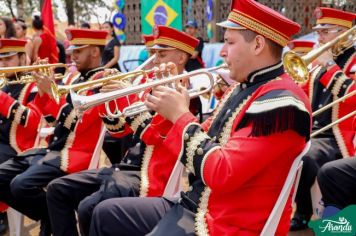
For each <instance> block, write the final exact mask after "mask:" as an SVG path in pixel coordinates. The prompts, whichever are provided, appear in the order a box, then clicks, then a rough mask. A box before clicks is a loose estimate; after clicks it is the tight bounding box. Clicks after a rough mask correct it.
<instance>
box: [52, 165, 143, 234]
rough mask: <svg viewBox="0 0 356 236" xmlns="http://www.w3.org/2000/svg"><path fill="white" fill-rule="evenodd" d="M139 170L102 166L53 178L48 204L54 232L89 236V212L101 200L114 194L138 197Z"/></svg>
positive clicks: (114, 195) (90, 213) (115, 195)
mask: <svg viewBox="0 0 356 236" xmlns="http://www.w3.org/2000/svg"><path fill="white" fill-rule="evenodd" d="M139 188H140V172H139V171H137V170H118V169H117V168H115V166H114V167H111V168H102V169H96V170H87V171H82V172H78V173H75V174H71V175H67V176H64V177H62V178H58V179H56V180H54V181H52V182H51V183H50V184H49V185H48V189H47V204H48V211H49V215H50V220H51V225H52V231H53V235H54V236H57V235H63V236H64V235H65V236H70V235H78V231H77V226H76V225H77V221H76V216H75V211H77V212H78V219H79V223H80V231H81V235H88V234H89V228H90V222H91V217H92V212H93V210H94V207H95V206H96V205H97V204H98V203H99V202H101V201H103V200H105V199H109V198H114V197H126V196H138V194H139Z"/></svg>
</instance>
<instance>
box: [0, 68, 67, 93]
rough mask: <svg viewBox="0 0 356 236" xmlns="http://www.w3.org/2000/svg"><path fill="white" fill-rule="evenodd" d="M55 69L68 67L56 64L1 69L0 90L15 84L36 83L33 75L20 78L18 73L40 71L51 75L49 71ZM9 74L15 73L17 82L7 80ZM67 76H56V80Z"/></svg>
mask: <svg viewBox="0 0 356 236" xmlns="http://www.w3.org/2000/svg"><path fill="white" fill-rule="evenodd" d="M53 67H67V66H66V65H65V64H62V63H56V64H43V65H33V66H16V67H4V68H0V89H1V88H3V87H5V86H6V85H13V84H28V83H34V82H36V78H35V77H34V76H33V75H22V76H20V77H18V76H17V73H20V72H30V71H35V70H39V71H41V72H43V73H46V74H49V71H50V69H51V68H53ZM7 73H15V75H16V77H17V79H16V80H12V81H10V80H8V79H7V78H6V74H7ZM64 77H65V75H62V74H55V75H54V78H55V80H59V79H63V78H64Z"/></svg>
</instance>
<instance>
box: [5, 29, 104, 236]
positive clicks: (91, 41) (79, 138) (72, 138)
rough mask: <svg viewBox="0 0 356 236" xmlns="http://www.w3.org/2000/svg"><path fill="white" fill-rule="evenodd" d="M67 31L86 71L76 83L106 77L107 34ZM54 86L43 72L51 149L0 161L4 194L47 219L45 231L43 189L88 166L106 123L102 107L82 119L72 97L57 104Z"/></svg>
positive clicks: (40, 80)
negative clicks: (103, 59) (103, 57)
mask: <svg viewBox="0 0 356 236" xmlns="http://www.w3.org/2000/svg"><path fill="white" fill-rule="evenodd" d="M66 33H67V37H68V39H69V41H70V44H71V47H70V49H71V50H72V59H73V61H74V62H75V63H76V66H77V68H78V71H79V72H81V74H82V76H81V77H80V78H79V79H78V80H75V81H73V80H71V83H72V84H73V83H80V82H84V81H88V80H94V79H98V78H100V77H101V76H102V73H103V72H102V70H103V69H102V68H100V67H99V66H100V63H101V53H102V50H103V47H104V45H105V37H106V34H107V33H106V32H104V31H95V30H81V29H68V30H67V31H66ZM50 85H51V79H50V78H49V77H48V76H45V75H42V74H37V87H38V94H37V96H36V97H35V100H34V102H35V104H36V106H37V107H38V109H40V110H41V112H42V114H43V116H44V117H45V119H46V121H47V122H48V123H52V124H54V126H55V130H54V134H53V137H51V140H50V142H49V145H48V147H47V149H34V150H30V151H28V152H24V153H22V154H21V155H18V156H17V157H15V158H13V159H10V160H9V161H7V162H5V163H4V164H2V165H1V166H0V173H1V176H0V181H1V186H2V187H1V191H0V196H1V198H2V199H3V200H4V201H5V202H6V203H7V204H8V205H10V206H11V207H13V208H15V209H16V210H18V211H20V212H21V213H23V214H25V215H26V216H28V217H30V218H32V219H34V220H41V232H40V235H50V234H51V227H50V222H49V217H48V211H47V204H46V192H45V191H44V190H43V188H44V187H46V186H47V184H48V183H49V182H50V181H51V180H53V179H55V178H57V177H60V176H63V175H66V174H68V173H74V172H77V171H81V170H83V169H86V168H88V165H89V162H90V159H91V157H92V154H93V151H94V148H95V146H96V143H97V140H98V138H99V134H100V130H101V124H102V119H101V118H100V116H99V112H98V109H97V108H93V109H90V110H88V111H87V112H85V113H84V115H83V117H82V120H81V121H79V120H78V118H77V117H76V113H75V110H74V109H73V106H72V104H71V99H70V96H66V97H61V99H60V102H59V104H57V103H56V101H55V100H54V99H53V98H52V97H51V95H49V94H50V93H51V92H50ZM90 93H92V91H89V92H88V94H90ZM6 170H11V171H6Z"/></svg>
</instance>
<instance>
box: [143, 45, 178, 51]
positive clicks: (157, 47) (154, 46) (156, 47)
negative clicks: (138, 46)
mask: <svg viewBox="0 0 356 236" xmlns="http://www.w3.org/2000/svg"><path fill="white" fill-rule="evenodd" d="M148 49H149V50H174V49H177V48H173V47H169V46H164V45H158V44H155V45H153V46H152V47H148Z"/></svg>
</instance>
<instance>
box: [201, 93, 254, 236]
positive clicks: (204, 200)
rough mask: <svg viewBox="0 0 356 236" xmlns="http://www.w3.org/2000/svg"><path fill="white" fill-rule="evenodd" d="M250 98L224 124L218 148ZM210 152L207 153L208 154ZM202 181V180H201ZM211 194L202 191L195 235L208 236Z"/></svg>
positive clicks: (223, 142)
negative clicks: (207, 218)
mask: <svg viewBox="0 0 356 236" xmlns="http://www.w3.org/2000/svg"><path fill="white" fill-rule="evenodd" d="M251 97H252V96H248V97H247V98H246V99H244V100H243V101H242V103H241V104H240V105H239V106H238V108H237V109H236V110H235V111H234V112H233V113H232V115H231V117H230V118H229V120H228V122H226V123H225V126H224V128H223V132H222V134H221V137H220V139H219V144H220V146H224V145H225V144H226V143H227V141H228V139H229V137H230V135H231V131H232V127H233V124H234V120H235V119H236V116H237V115H238V114H239V113H240V112H241V109H242V108H243V107H244V106H245V105H246V104H247V102H248V101H249V100H250V99H251ZM218 148H219V147H216V148H214V149H213V150H212V151H215V150H217V149H218ZM210 153H211V152H209V154H210ZM208 156H209V155H205V156H204V159H203V162H202V166H201V175H202V176H203V175H204V173H203V170H204V165H205V162H206V159H207V157H208ZM203 181H204V180H203ZM210 194H211V189H210V188H209V187H206V188H205V189H204V192H203V193H202V196H201V198H200V203H199V206H198V212H197V214H196V216H195V232H196V234H197V235H209V229H208V223H207V222H206V218H205V215H206V214H207V213H208V211H209V209H208V207H209V204H208V203H209V197H210Z"/></svg>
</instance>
